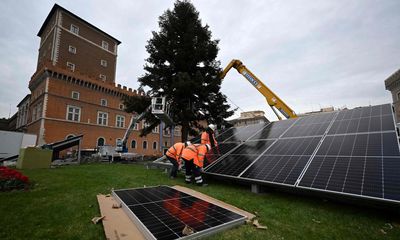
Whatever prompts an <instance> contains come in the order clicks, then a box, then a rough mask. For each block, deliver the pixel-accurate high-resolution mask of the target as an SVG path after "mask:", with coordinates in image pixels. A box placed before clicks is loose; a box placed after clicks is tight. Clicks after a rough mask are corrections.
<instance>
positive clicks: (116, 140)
mask: <svg viewBox="0 0 400 240" xmlns="http://www.w3.org/2000/svg"><path fill="white" fill-rule="evenodd" d="M115 146H122V139H121V138H117V139H115Z"/></svg>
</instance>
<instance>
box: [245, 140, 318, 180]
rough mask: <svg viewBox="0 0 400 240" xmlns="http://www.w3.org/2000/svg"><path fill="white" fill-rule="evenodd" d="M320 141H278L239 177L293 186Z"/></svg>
mask: <svg viewBox="0 0 400 240" xmlns="http://www.w3.org/2000/svg"><path fill="white" fill-rule="evenodd" d="M320 140H321V137H307V138H287V139H279V140H277V141H276V142H275V143H274V144H273V145H272V146H271V147H270V148H269V149H268V150H267V151H266V152H264V153H263V155H262V156H261V157H260V158H259V159H257V160H256V161H255V162H254V163H253V164H252V165H251V166H250V167H249V168H248V169H246V171H245V172H244V173H243V174H241V175H240V176H239V177H242V178H247V179H255V180H260V181H264V182H273V183H282V184H289V185H294V184H295V183H296V180H297V179H298V177H299V176H300V174H301V172H302V170H303V169H304V167H305V165H306V164H307V162H308V160H309V159H310V157H311V155H312V154H313V152H314V150H315V148H316V147H317V145H318V143H319V141H320Z"/></svg>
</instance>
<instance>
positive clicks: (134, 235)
mask: <svg viewBox="0 0 400 240" xmlns="http://www.w3.org/2000/svg"><path fill="white" fill-rule="evenodd" d="M173 188H175V189H176V190H179V191H181V192H184V193H187V194H189V195H192V196H195V197H197V198H200V199H202V200H205V201H208V202H210V203H213V204H215V205H217V206H220V207H223V208H226V209H229V210H230V211H232V212H236V213H238V214H240V215H243V216H245V217H247V221H250V220H252V219H253V218H255V215H253V214H251V213H249V212H246V211H244V210H242V209H239V208H237V207H235V206H232V205H230V204H227V203H224V202H222V201H219V200H217V199H215V198H212V197H210V196H207V195H205V194H203V193H200V192H197V191H195V190H192V189H190V188H186V187H182V186H173ZM97 201H98V202H99V206H100V212H101V216H105V218H104V219H103V221H102V222H103V226H104V232H105V235H106V239H107V240H125V239H126V240H127V239H135V240H144V239H145V237H144V235H143V234H142V233H141V232H140V230H139V228H138V227H137V226H136V225H135V223H134V222H133V221H132V220H131V219H130V218H129V217H128V216H127V215H126V214H125V212H124V210H123V209H122V208H113V206H115V205H117V204H118V203H117V202H116V201H115V200H114V199H113V197H112V196H109V194H107V195H97Z"/></svg>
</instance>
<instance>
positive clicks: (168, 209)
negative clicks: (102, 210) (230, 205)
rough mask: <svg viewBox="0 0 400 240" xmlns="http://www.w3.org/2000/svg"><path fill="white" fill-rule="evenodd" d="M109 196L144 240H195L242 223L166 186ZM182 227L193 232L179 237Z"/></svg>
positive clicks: (237, 216) (222, 210)
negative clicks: (189, 228) (113, 198)
mask: <svg viewBox="0 0 400 240" xmlns="http://www.w3.org/2000/svg"><path fill="white" fill-rule="evenodd" d="M113 196H114V197H115V199H116V200H117V201H118V202H120V203H121V204H122V207H123V209H124V211H125V212H126V213H127V214H128V216H129V217H130V218H131V219H132V220H133V221H134V222H135V223H136V224H137V225H138V226H139V227H140V228H141V230H142V233H144V235H145V236H146V238H147V239H160V240H169V239H183V238H184V239H187V238H198V237H200V236H203V235H205V234H209V233H210V232H212V231H214V232H215V231H218V230H222V229H225V228H226V227H232V226H235V225H238V224H241V223H244V221H245V217H244V216H241V215H239V214H236V213H234V212H232V211H229V210H227V209H225V208H222V207H219V206H217V205H214V204H212V203H210V202H207V201H204V200H201V199H199V198H196V197H194V196H191V195H188V194H186V193H183V192H181V191H178V190H176V189H173V188H170V187H167V186H158V187H149V188H138V189H126V190H114V191H113ZM185 226H189V227H191V228H192V229H194V233H193V234H192V235H189V236H185V235H183V233H182V230H183V229H184V228H185Z"/></svg>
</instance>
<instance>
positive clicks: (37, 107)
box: [36, 103, 42, 119]
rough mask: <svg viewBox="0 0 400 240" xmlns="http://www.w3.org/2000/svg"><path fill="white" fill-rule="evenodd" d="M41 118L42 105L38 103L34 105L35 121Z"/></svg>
mask: <svg viewBox="0 0 400 240" xmlns="http://www.w3.org/2000/svg"><path fill="white" fill-rule="evenodd" d="M41 117H42V103H39V104H38V105H36V119H39V118H41Z"/></svg>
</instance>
